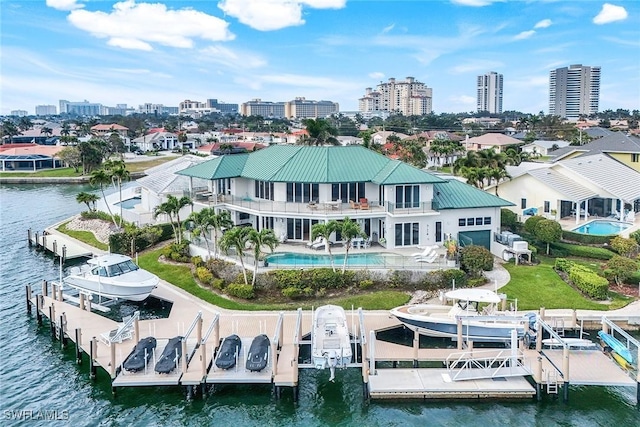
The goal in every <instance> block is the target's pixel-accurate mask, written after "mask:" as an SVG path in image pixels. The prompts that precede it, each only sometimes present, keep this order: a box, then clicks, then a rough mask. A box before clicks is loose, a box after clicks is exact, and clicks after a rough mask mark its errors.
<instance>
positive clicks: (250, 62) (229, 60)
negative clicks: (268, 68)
mask: <svg viewBox="0 0 640 427" xmlns="http://www.w3.org/2000/svg"><path fill="white" fill-rule="evenodd" d="M200 54H201V57H200V59H202V60H204V61H208V62H215V63H217V64H221V65H224V66H227V67H230V68H234V69H244V68H260V67H264V66H265V65H267V61H266V60H265V59H264V58H262V57H261V56H259V55H256V54H253V53H251V52H243V51H240V50H238V49H229V48H227V47H224V46H220V45H214V46H208V47H206V48H204V49H202V50H200Z"/></svg>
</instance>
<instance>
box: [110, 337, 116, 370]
mask: <svg viewBox="0 0 640 427" xmlns="http://www.w3.org/2000/svg"><path fill="white" fill-rule="evenodd" d="M109 350H110V356H111V363H110V364H109V368H110V369H109V375H111V379H114V378H115V377H116V344H115V343H111V345H110V346H109Z"/></svg>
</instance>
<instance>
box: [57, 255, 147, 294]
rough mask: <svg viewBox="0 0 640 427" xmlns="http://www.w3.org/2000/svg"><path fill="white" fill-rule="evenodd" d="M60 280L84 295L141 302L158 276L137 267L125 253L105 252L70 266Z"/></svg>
mask: <svg viewBox="0 0 640 427" xmlns="http://www.w3.org/2000/svg"><path fill="white" fill-rule="evenodd" d="M62 282H63V283H64V284H65V285H67V286H70V287H72V288H75V289H78V291H80V292H82V293H85V294H95V295H99V296H102V297H106V298H111V299H125V300H130V301H143V300H144V299H146V298H147V297H148V296H149V294H151V291H153V289H154V288H155V287H156V286H157V285H158V282H159V279H158V276H156V275H155V274H152V273H149V272H148V271H146V270H143V269H141V268H140V267H138V266H137V265H136V264H135V263H134V262H133V260H132V259H131V258H129V257H128V256H125V255H120V254H107V255H101V256H99V257H96V258H91V259H90V260H88V261H87V263H86V264H84V265H83V266H82V267H72V268H71V269H70V271H69V275H68V276H66V277H65V278H63V279H62Z"/></svg>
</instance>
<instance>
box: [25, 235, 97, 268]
mask: <svg viewBox="0 0 640 427" xmlns="http://www.w3.org/2000/svg"><path fill="white" fill-rule="evenodd" d="M27 241H28V243H29V246H34V247H35V248H36V249H42V250H46V251H48V252H51V253H52V254H53V255H54V256H55V257H58V258H61V259H62V262H63V263H64V262H65V261H66V260H70V259H75V258H91V257H93V256H97V255H103V254H105V253H106V251H102V250H100V249H96V248H94V247H91V246H89V245H87V244H84V243H82V242H80V241H78V240H76V239H73V238H71V237H69V236H67V235H66V234H63V233H60V232H59V231H58V230H56V227H55V226H52V227H49V228H47V229H46V230H44V231H43V232H42V233H39V232H37V231H33V230H31V229H29V230H28V231H27Z"/></svg>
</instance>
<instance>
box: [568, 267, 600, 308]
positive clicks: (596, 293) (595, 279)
mask: <svg viewBox="0 0 640 427" xmlns="http://www.w3.org/2000/svg"><path fill="white" fill-rule="evenodd" d="M569 279H571V281H572V282H573V284H574V285H575V286H576V287H577V288H578V289H580V290H581V291H582V292H584V293H585V294H586V295H588V296H590V297H591V298H594V299H598V300H603V299H606V298H607V292H608V290H609V282H608V281H607V279H605V278H604V277H600V276H598V275H597V274H596V273H594V272H593V271H591V270H590V269H588V268H587V267H584V266H581V265H574V266H573V267H571V269H570V270H569Z"/></svg>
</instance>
